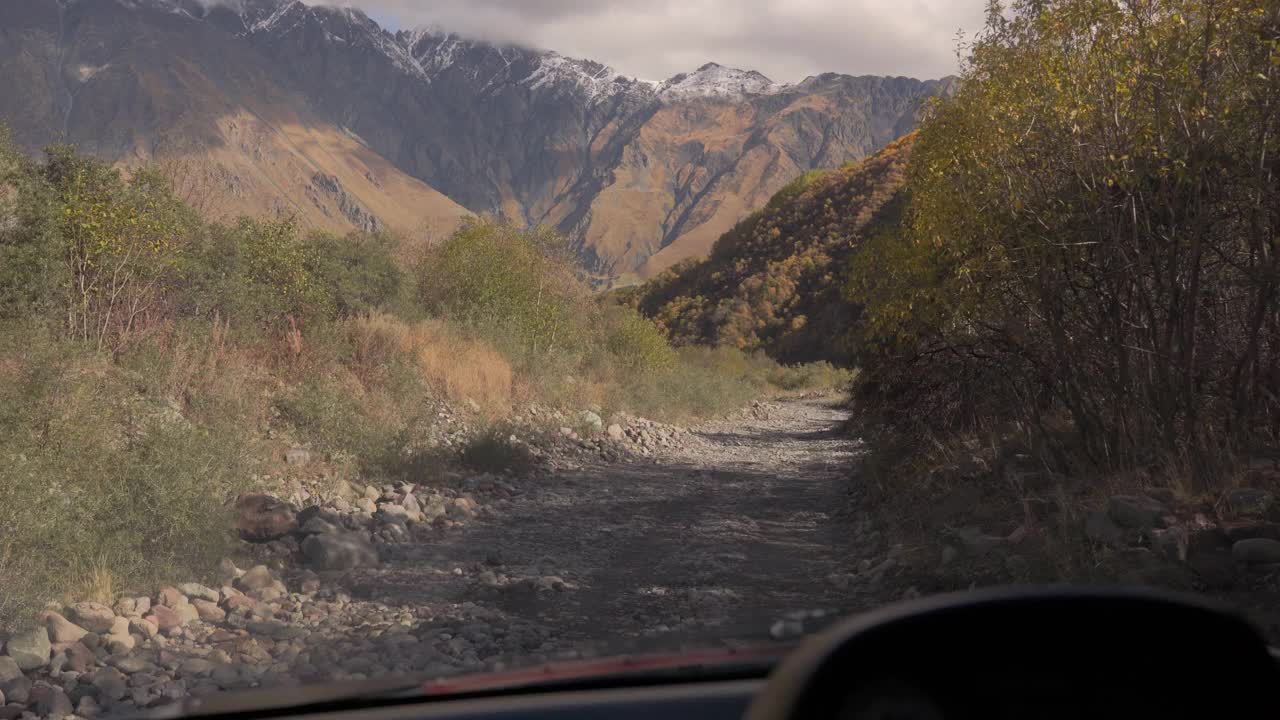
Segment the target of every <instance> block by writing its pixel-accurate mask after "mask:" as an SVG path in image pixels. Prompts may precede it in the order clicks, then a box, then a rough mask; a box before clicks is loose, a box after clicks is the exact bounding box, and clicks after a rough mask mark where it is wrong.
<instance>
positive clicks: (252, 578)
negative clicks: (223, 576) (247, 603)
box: [235, 565, 275, 592]
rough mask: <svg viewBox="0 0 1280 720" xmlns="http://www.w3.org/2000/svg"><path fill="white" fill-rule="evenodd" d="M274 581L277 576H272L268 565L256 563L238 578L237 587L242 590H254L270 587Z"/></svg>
mask: <svg viewBox="0 0 1280 720" xmlns="http://www.w3.org/2000/svg"><path fill="white" fill-rule="evenodd" d="M273 582H275V578H273V577H271V570H270V569H268V568H267V566H266V565H255V566H253V567H252V568H250V569H249V570H248V571H246V572H245V574H244V575H242V576H240V578H239V579H238V580H236V584H235V587H236V589H237V590H240V591H241V592H253V591H254V590H261V589H263V588H265V587H268V586H270V585H271V583H273Z"/></svg>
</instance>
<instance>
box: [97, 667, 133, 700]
mask: <svg viewBox="0 0 1280 720" xmlns="http://www.w3.org/2000/svg"><path fill="white" fill-rule="evenodd" d="M89 684H90V685H93V686H94V687H95V688H97V690H98V697H102V698H106V699H108V700H113V701H114V700H119V699H120V698H122V697H124V696H125V693H127V692H129V678H127V677H125V675H124V673H122V672H120V671H119V670H117V669H115V668H113V667H105V668H102V669H101V670H99V671H98V672H96V673H94V674H93V678H91V679H90V680H89Z"/></svg>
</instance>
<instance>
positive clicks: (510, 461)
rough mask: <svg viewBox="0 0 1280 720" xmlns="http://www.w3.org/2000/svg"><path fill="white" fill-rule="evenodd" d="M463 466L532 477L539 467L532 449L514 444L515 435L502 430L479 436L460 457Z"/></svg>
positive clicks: (486, 432)
mask: <svg viewBox="0 0 1280 720" xmlns="http://www.w3.org/2000/svg"><path fill="white" fill-rule="evenodd" d="M458 457H459V459H460V460H461V461H462V464H463V465H465V466H466V467H468V468H470V469H471V470H474V471H476V472H482V473H495V474H497V473H511V474H514V475H519V474H522V473H528V472H529V471H530V470H532V469H533V468H534V465H535V463H536V461H535V458H534V457H533V454H532V453H531V452H529V448H527V447H525V446H524V445H522V444H519V443H514V442H511V432H510V430H509V429H506V428H503V427H501V426H497V427H491V428H489V429H487V430H485V431H484V432H482V433H480V434H479V435H477V436H475V437H474V438H472V439H471V440H469V441H468V442H467V444H466V445H465V446H463V448H462V451H461V452H460V453H459V454H458Z"/></svg>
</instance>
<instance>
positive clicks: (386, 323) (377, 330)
mask: <svg viewBox="0 0 1280 720" xmlns="http://www.w3.org/2000/svg"><path fill="white" fill-rule="evenodd" d="M349 332H350V336H351V341H352V345H353V348H352V350H353V357H354V362H353V371H354V372H356V374H357V375H359V376H361V378H362V379H364V380H366V381H368V380H369V379H370V377H371V376H373V375H375V374H377V373H379V372H381V371H382V370H383V369H385V368H386V366H387V365H388V364H389V363H390V362H392V361H393V359H394V358H395V357H401V358H408V359H410V360H411V361H412V362H413V363H414V364H415V366H416V369H417V370H418V371H419V372H420V373H421V374H422V377H423V379H424V380H425V381H426V383H427V384H428V385H429V386H431V387H432V388H434V389H436V390H437V391H439V392H441V393H443V394H444V396H445V397H447V398H449V399H450V400H453V401H455V402H466V401H468V400H470V401H473V402H475V403H476V404H477V405H479V406H480V407H481V409H482V410H483V411H484V412H485V413H486V414H488V415H492V416H495V417H496V416H499V415H502V414H504V413H505V412H506V411H507V410H508V409H510V407H511V400H512V397H513V390H514V376H515V374H514V371H513V370H512V368H511V364H510V363H508V362H507V360H506V359H505V358H504V357H503V356H502V355H501V354H500V353H498V351H497V350H494V349H493V348H492V347H490V346H489V345H487V344H485V343H484V342H483V341H481V340H478V339H475V338H469V337H465V336H463V335H462V334H461V333H459V332H458V331H457V330H455V329H453V328H451V327H449V326H448V325H446V324H445V323H443V322H441V321H438V320H423V321H420V322H416V323H408V322H405V321H403V320H400V319H398V318H396V317H394V316H391V315H386V314H378V315H372V316H368V317H362V318H357V319H355V320H352V321H350V325H349Z"/></svg>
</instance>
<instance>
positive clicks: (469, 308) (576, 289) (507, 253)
mask: <svg viewBox="0 0 1280 720" xmlns="http://www.w3.org/2000/svg"><path fill="white" fill-rule="evenodd" d="M561 242H562V241H561V240H560V239H559V238H557V237H556V236H555V235H554V234H552V233H549V232H546V231H542V230H535V231H528V232H526V231H522V230H518V229H516V228H515V227H513V226H511V225H508V224H505V223H500V222H496V221H493V220H485V219H481V220H471V221H468V222H467V223H466V224H464V225H463V226H462V228H460V229H459V230H458V231H457V232H455V233H454V234H453V235H452V236H450V237H449V238H448V239H446V240H445V241H444V242H441V243H440V244H439V245H437V246H435V247H433V248H430V249H429V250H428V251H427V253H426V255H425V257H424V258H423V260H422V261H421V263H420V266H419V269H418V292H419V297H420V298H421V299H422V301H423V303H424V305H425V307H426V309H427V310H428V311H429V312H431V313H432V314H434V315H436V316H437V317H441V318H444V319H446V320H449V321H451V322H455V323H457V324H459V325H461V326H462V327H464V328H468V329H469V330H471V331H472V332H475V333H478V334H480V335H481V336H483V337H484V338H486V339H487V340H489V341H490V342H491V343H493V344H494V345H496V346H497V347H498V348H499V349H501V350H502V351H503V352H504V353H505V354H507V356H508V357H510V358H512V359H513V360H515V362H516V364H517V365H518V366H520V367H522V368H527V367H531V366H534V365H536V364H540V363H544V362H546V361H547V358H552V357H555V356H558V355H575V354H581V353H582V352H583V349H584V346H585V340H586V337H587V332H588V330H587V328H588V325H587V321H588V320H589V318H588V317H585V316H584V314H583V313H582V312H581V311H582V310H583V309H585V308H587V307H589V299H588V298H587V291H586V288H585V287H584V286H583V285H582V283H581V282H579V281H578V279H577V278H576V276H575V274H574V269H573V266H572V264H571V261H570V260H569V258H568V257H567V256H565V255H564V254H563V249H562V247H561Z"/></svg>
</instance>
